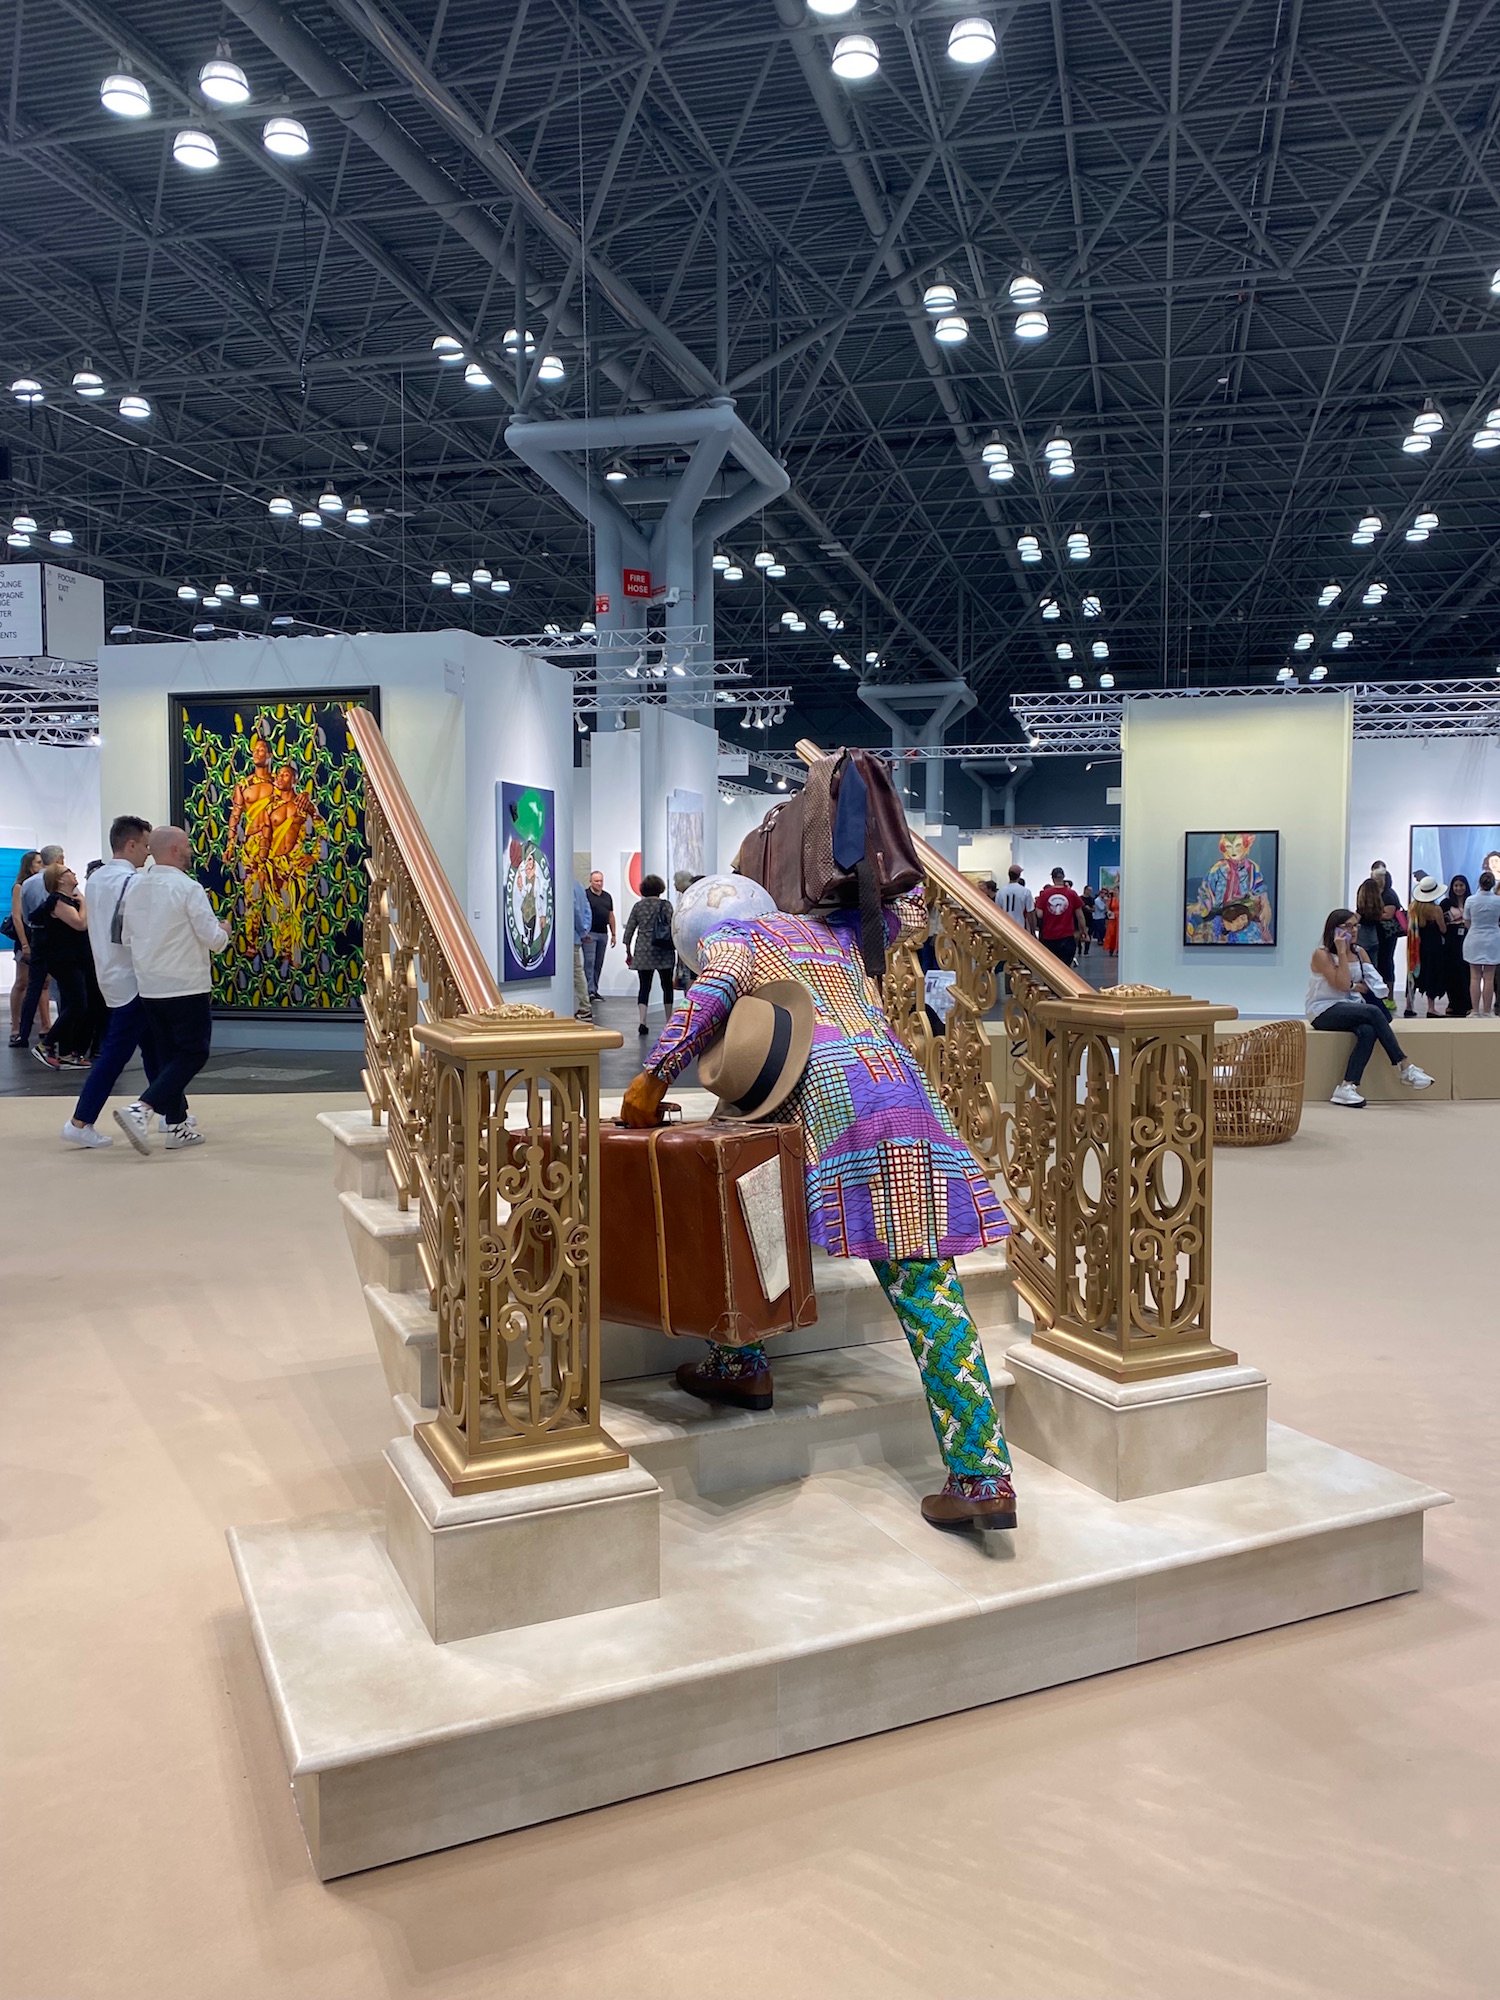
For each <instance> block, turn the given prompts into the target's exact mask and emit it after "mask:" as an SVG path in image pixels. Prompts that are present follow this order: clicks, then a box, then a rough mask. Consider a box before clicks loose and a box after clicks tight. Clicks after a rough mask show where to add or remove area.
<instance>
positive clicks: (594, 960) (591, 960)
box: [583, 868, 619, 1000]
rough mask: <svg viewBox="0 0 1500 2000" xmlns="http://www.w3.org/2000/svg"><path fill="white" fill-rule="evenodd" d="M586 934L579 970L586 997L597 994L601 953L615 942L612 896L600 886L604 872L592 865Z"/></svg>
mask: <svg viewBox="0 0 1500 2000" xmlns="http://www.w3.org/2000/svg"><path fill="white" fill-rule="evenodd" d="M588 899H589V917H590V919H591V921H590V924H589V929H588V934H587V936H586V937H585V938H584V940H583V971H584V977H585V978H586V979H587V980H588V983H589V998H590V999H591V1000H597V999H598V998H599V975H600V973H601V972H602V971H603V970H604V954H605V952H606V951H607V950H608V948H609V946H610V945H612V944H617V943H618V942H619V933H618V932H617V931H616V929H615V899H614V897H613V896H611V895H610V893H609V891H608V890H607V889H606V888H605V886H604V876H603V874H602V873H601V871H600V870H599V869H597V868H596V869H595V870H594V872H593V874H592V875H590V877H589V886H588Z"/></svg>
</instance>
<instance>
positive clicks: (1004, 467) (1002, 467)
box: [990, 458, 1016, 486]
mask: <svg viewBox="0 0 1500 2000" xmlns="http://www.w3.org/2000/svg"><path fill="white" fill-rule="evenodd" d="M1015 476H1016V468H1015V467H1014V466H1013V465H1012V464H1011V462H1010V460H1009V459H1008V458H997V459H996V460H995V462H994V464H993V465H992V466H991V467H990V479H991V481H992V482H993V483H994V484H995V485H996V486H1003V485H1004V484H1005V483H1006V481H1007V480H1009V479H1014V478H1015Z"/></svg>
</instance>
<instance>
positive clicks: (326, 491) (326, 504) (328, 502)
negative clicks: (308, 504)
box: [318, 485, 344, 514]
mask: <svg viewBox="0 0 1500 2000" xmlns="http://www.w3.org/2000/svg"><path fill="white" fill-rule="evenodd" d="M343 511H344V503H343V501H342V500H341V499H340V498H339V496H338V494H337V493H336V492H335V491H334V489H333V487H332V485H328V486H325V487H324V488H323V491H322V492H321V493H320V494H319V495H318V512H319V513H320V514H342V513H343Z"/></svg>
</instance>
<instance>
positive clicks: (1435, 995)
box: [1406, 875, 1448, 1016]
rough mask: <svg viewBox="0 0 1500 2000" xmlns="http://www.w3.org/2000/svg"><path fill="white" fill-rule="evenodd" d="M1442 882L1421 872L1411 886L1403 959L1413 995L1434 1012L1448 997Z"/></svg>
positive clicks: (1431, 1012) (1425, 1008)
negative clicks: (1410, 972)
mask: <svg viewBox="0 0 1500 2000" xmlns="http://www.w3.org/2000/svg"><path fill="white" fill-rule="evenodd" d="M1442 893H1443V885H1442V883H1441V882H1439V881H1437V880H1436V879H1435V878H1434V877H1433V876H1431V875H1424V876H1422V877H1421V879H1420V880H1419V881H1418V882H1417V883H1416V885H1415V887H1414V888H1413V890H1412V896H1411V911H1410V917H1409V921H1410V926H1411V928H1410V929H1409V930H1408V931H1407V934H1406V961H1407V964H1408V965H1409V966H1411V967H1412V970H1413V974H1414V977H1413V980H1412V985H1413V988H1414V992H1413V998H1414V999H1416V1000H1418V1001H1420V1002H1421V1003H1422V1005H1423V1009H1424V1011H1425V1012H1426V1013H1427V1014H1428V1015H1429V1016H1432V1015H1435V1014H1437V1013H1438V1012H1439V1010H1440V1007H1441V1006H1444V1005H1446V1003H1447V999H1448V952H1447V946H1446V944H1445V943H1444V938H1445V934H1446V932H1447V929H1448V920H1447V918H1446V917H1445V916H1444V915H1443V912H1442V908H1441V906H1440V904H1439V901H1438V899H1439V897H1440V896H1441V895H1442Z"/></svg>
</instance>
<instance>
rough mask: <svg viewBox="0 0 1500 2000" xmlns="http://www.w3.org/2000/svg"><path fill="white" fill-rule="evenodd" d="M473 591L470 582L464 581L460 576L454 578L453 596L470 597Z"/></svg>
mask: <svg viewBox="0 0 1500 2000" xmlns="http://www.w3.org/2000/svg"><path fill="white" fill-rule="evenodd" d="M473 593H474V586H473V584H472V583H466V582H465V581H464V579H463V578H462V577H458V578H457V579H456V580H455V582H454V585H453V595H454V596H455V597H471V596H472V595H473Z"/></svg>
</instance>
